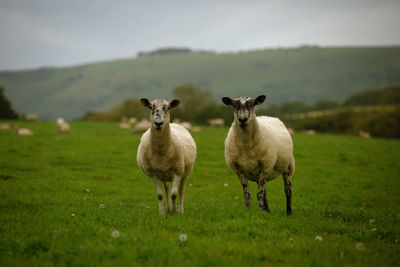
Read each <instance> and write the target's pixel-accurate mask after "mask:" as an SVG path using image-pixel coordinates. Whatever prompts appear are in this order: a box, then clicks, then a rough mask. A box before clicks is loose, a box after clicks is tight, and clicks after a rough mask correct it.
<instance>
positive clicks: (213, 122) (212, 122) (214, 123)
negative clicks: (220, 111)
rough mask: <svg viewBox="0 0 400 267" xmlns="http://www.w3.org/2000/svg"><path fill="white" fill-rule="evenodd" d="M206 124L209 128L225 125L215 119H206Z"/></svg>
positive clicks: (220, 120) (222, 121)
mask: <svg viewBox="0 0 400 267" xmlns="http://www.w3.org/2000/svg"><path fill="white" fill-rule="evenodd" d="M207 122H208V124H209V125H210V126H215V127H216V126H224V125H225V121H224V119H221V118H217V119H208V120H207Z"/></svg>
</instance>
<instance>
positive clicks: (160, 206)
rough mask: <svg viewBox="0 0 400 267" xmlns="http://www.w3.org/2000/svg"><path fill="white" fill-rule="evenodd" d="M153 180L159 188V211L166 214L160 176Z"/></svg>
mask: <svg viewBox="0 0 400 267" xmlns="http://www.w3.org/2000/svg"><path fill="white" fill-rule="evenodd" d="M153 182H154V184H155V185H156V189H157V199H158V211H159V213H160V214H161V215H162V214H164V205H163V190H162V186H161V181H160V179H158V178H153Z"/></svg>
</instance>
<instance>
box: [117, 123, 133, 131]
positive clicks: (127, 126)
mask: <svg viewBox="0 0 400 267" xmlns="http://www.w3.org/2000/svg"><path fill="white" fill-rule="evenodd" d="M119 128H121V129H129V128H131V125H130V124H129V123H128V122H120V123H119Z"/></svg>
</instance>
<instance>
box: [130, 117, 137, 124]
mask: <svg viewBox="0 0 400 267" xmlns="http://www.w3.org/2000/svg"><path fill="white" fill-rule="evenodd" d="M128 122H129V123H130V124H134V123H137V118H136V117H130V118H129V119H128Z"/></svg>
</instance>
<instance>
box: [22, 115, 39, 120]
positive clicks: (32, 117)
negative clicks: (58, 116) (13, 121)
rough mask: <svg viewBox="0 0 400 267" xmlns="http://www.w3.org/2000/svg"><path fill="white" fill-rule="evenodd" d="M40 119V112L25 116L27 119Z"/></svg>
mask: <svg viewBox="0 0 400 267" xmlns="http://www.w3.org/2000/svg"><path fill="white" fill-rule="evenodd" d="M38 119H39V115H38V114H27V115H26V116H25V120H27V121H37V120H38Z"/></svg>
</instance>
